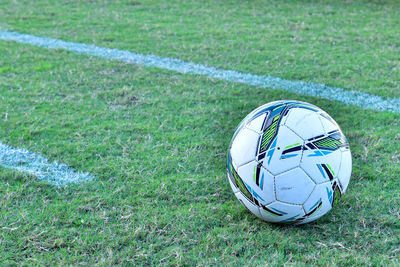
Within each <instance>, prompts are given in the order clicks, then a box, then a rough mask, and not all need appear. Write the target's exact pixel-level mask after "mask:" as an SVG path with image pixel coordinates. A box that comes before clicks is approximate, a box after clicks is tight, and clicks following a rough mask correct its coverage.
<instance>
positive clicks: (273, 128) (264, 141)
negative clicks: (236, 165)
mask: <svg viewBox="0 0 400 267" xmlns="http://www.w3.org/2000/svg"><path fill="white" fill-rule="evenodd" d="M278 116H279V115H278ZM278 116H276V117H278ZM277 128H278V120H274V122H273V123H272V124H271V125H270V126H269V127H268V128H267V130H265V132H264V134H263V138H262V143H261V150H264V149H266V148H267V145H268V144H269V142H270V141H271V139H272V137H274V135H275V133H276V130H277Z"/></svg>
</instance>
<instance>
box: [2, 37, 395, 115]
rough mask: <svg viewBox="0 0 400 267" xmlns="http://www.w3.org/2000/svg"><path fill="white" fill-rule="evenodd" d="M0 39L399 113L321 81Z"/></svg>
mask: <svg viewBox="0 0 400 267" xmlns="http://www.w3.org/2000/svg"><path fill="white" fill-rule="evenodd" d="M0 39H3V40H12V41H16V42H19V43H24V44H30V45H35V46H40V47H45V48H58V49H65V50H68V51H71V52H75V53H79V54H85V55H91V56H96V57H102V58H107V59H115V60H119V61H123V62H127V63H132V64H137V65H144V66H149V67H156V68H161V69H167V70H172V71H177V72H181V73H188V74H198V75H204V76H207V77H210V78H215V79H220V80H225V81H229V82H237V83H244V84H248V85H253V86H258V87H263V88H269V89H278V90H285V91H289V92H294V93H297V94H301V95H307V96H316V97H321V98H325V99H328V100H336V101H339V102H342V103H344V104H347V105H355V106H358V107H361V108H369V109H373V110H378V111H389V112H394V113H399V114H400V99H399V98H386V99H384V98H382V97H380V96H377V95H371V94H367V93H362V92H358V91H352V90H344V89H342V88H337V87H330V86H326V85H323V84H315V83H308V82H302V81H291V80H285V79H281V78H278V77H272V76H269V75H267V76H262V75H255V74H251V73H242V72H237V71H234V70H223V69H217V68H214V67H208V66H205V65H201V64H195V63H191V62H185V61H182V60H179V59H174V58H164V57H159V56H154V55H142V54H137V53H133V52H129V51H124V50H118V49H111V48H103V47H98V46H95V45H88V44H82V43H73V42H66V41H62V40H57V39H53V38H44V37H37V36H34V35H29V34H21V33H18V32H9V31H0Z"/></svg>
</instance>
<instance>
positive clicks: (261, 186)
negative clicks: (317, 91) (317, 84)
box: [227, 100, 352, 224]
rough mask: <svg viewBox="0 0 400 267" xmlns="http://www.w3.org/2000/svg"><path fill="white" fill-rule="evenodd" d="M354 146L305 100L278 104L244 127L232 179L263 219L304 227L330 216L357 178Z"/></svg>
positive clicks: (231, 156)
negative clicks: (352, 168) (352, 167)
mask: <svg viewBox="0 0 400 267" xmlns="http://www.w3.org/2000/svg"><path fill="white" fill-rule="evenodd" d="M351 165H352V163H351V153H350V147H349V143H348V142H347V140H346V138H345V136H344V135H343V133H342V131H341V130H340V128H339V126H338V125H337V123H336V122H335V121H334V120H333V119H332V118H331V117H330V116H329V115H328V114H327V113H326V112H324V111H323V110H321V109H320V108H318V107H316V106H314V105H311V104H309V103H305V102H299V101H289V100H283V101H276V102H271V103H268V104H265V105H263V106H261V107H259V108H257V109H255V110H253V111H252V112H251V113H250V114H249V115H248V116H247V117H246V118H244V120H243V121H242V122H241V123H240V124H239V125H238V127H237V128H236V131H235V133H234V135H233V138H232V141H231V144H230V146H229V151H228V162H227V169H228V181H229V183H230V185H231V187H232V190H233V192H234V193H235V196H236V197H237V198H238V199H239V201H240V202H242V204H243V205H244V206H245V207H246V208H247V209H249V210H250V211H251V212H252V213H253V214H255V215H256V216H257V217H259V218H261V219H263V220H266V221H269V222H275V223H292V224H303V223H308V222H311V221H314V220H316V219H318V218H319V217H321V216H323V215H324V214H326V213H327V212H328V211H329V210H330V209H331V208H332V207H333V205H335V204H336V203H337V201H338V200H339V199H340V197H341V196H342V194H343V193H344V192H345V191H346V189H347V185H348V184H349V180H350V176H351Z"/></svg>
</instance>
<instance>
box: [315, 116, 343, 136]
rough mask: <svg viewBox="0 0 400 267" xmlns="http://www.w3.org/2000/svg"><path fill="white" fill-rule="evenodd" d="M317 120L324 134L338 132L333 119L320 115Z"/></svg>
mask: <svg viewBox="0 0 400 267" xmlns="http://www.w3.org/2000/svg"><path fill="white" fill-rule="evenodd" d="M319 119H320V121H321V123H322V127H323V128H324V130H325V133H330V132H333V131H335V130H339V127H338V126H337V125H336V123H335V122H334V121H333V119H332V118H330V117H329V115H327V114H326V113H321V115H320V116H319Z"/></svg>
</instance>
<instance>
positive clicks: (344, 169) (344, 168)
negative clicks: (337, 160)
mask: <svg viewBox="0 0 400 267" xmlns="http://www.w3.org/2000/svg"><path fill="white" fill-rule="evenodd" d="M351 164H352V160H351V152H350V149H346V148H342V165H341V166H340V170H339V172H338V180H339V183H340V186H341V188H342V193H344V192H346V189H347V186H348V185H349V181H350V176H351Z"/></svg>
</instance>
